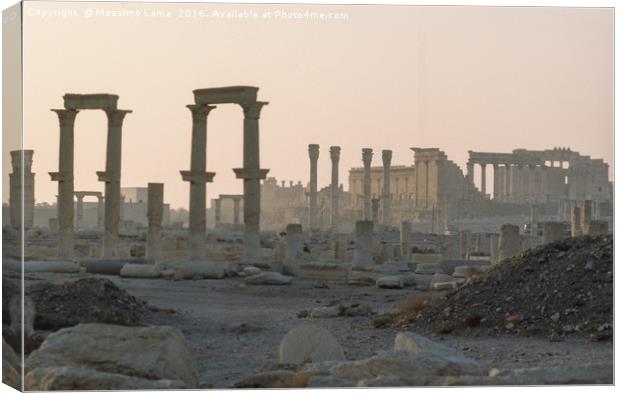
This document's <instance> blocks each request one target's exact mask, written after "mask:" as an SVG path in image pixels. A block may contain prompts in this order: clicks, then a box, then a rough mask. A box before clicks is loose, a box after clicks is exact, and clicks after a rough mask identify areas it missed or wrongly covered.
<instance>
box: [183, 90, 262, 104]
mask: <svg viewBox="0 0 620 393" xmlns="http://www.w3.org/2000/svg"><path fill="white" fill-rule="evenodd" d="M257 93H258V87H254V86H228V87H212V88H208V89H196V90H194V102H196V104H239V105H244V104H248V103H251V102H254V101H256V96H257Z"/></svg>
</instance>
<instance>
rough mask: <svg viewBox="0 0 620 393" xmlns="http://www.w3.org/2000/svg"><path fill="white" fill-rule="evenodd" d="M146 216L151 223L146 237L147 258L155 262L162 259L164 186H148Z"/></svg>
mask: <svg viewBox="0 0 620 393" xmlns="http://www.w3.org/2000/svg"><path fill="white" fill-rule="evenodd" d="M146 216H147V219H148V222H149V228H148V233H147V237H146V257H147V258H148V259H153V260H155V261H157V260H159V258H160V241H161V224H162V221H163V217H164V185H163V183H149V184H148V201H147V212H146Z"/></svg>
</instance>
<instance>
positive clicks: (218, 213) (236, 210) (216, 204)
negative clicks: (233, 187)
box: [213, 195, 243, 227]
mask: <svg viewBox="0 0 620 393" xmlns="http://www.w3.org/2000/svg"><path fill="white" fill-rule="evenodd" d="M225 199H232V201H233V224H235V225H238V224H239V222H240V221H239V217H240V213H241V200H242V199H243V195H220V196H219V198H217V199H213V208H214V210H215V226H216V227H218V226H219V225H221V224H222V201H223V200H225Z"/></svg>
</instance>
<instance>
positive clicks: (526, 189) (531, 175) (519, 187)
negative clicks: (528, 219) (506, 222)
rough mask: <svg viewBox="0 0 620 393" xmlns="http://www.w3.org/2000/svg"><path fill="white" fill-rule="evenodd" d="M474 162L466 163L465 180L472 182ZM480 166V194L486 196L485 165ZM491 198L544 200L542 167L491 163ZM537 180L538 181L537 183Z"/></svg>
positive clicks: (544, 179) (523, 200)
mask: <svg viewBox="0 0 620 393" xmlns="http://www.w3.org/2000/svg"><path fill="white" fill-rule="evenodd" d="M475 164H476V163H474V162H468V163H467V180H468V181H469V182H470V183H471V184H473V182H474V165H475ZM478 164H479V165H480V170H481V171H480V176H481V177H480V192H481V193H482V194H483V195H485V196H486V193H487V174H486V168H487V164H486V163H478ZM490 165H492V166H493V198H494V199H496V200H501V201H506V202H510V201H522V202H525V200H526V199H529V200H530V201H534V200H538V201H545V200H546V187H545V184H546V181H547V178H546V172H545V169H547V167H546V166H544V165H538V164H510V163H505V164H502V163H493V164H490ZM537 178H539V180H538V181H537Z"/></svg>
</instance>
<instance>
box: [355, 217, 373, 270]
mask: <svg viewBox="0 0 620 393" xmlns="http://www.w3.org/2000/svg"><path fill="white" fill-rule="evenodd" d="M372 231H373V225H372V221H356V222H355V250H354V252H353V267H354V268H358V269H359V268H362V269H366V268H370V267H372V265H373V260H372V248H373V234H372Z"/></svg>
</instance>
